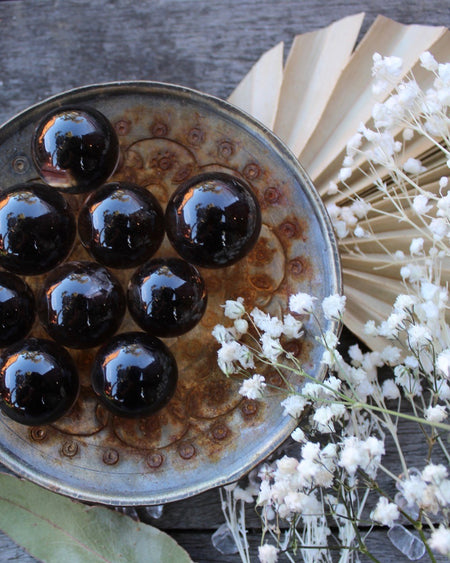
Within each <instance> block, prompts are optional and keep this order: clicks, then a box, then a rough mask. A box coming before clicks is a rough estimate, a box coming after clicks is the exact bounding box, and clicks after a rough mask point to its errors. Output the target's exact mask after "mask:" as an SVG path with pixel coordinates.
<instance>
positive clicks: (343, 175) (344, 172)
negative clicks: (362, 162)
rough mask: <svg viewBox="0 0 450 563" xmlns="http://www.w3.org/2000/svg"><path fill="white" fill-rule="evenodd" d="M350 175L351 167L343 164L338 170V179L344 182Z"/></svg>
mask: <svg viewBox="0 0 450 563" xmlns="http://www.w3.org/2000/svg"><path fill="white" fill-rule="evenodd" d="M351 175H352V169H351V168H350V166H344V167H343V168H341V169H340V170H339V174H338V179H339V181H340V182H345V181H346V180H348V179H349V178H350V176H351Z"/></svg>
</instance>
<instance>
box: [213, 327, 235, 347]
mask: <svg viewBox="0 0 450 563" xmlns="http://www.w3.org/2000/svg"><path fill="white" fill-rule="evenodd" d="M211 334H212V335H213V336H214V338H215V339H216V340H217V342H218V343H219V344H223V343H224V342H230V341H231V340H233V336H232V334H231V333H230V331H229V330H228V329H227V328H225V327H224V326H223V325H216V326H215V327H214V328H213V330H212V332H211Z"/></svg>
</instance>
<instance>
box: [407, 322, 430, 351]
mask: <svg viewBox="0 0 450 563" xmlns="http://www.w3.org/2000/svg"><path fill="white" fill-rule="evenodd" d="M408 340H409V344H410V346H411V348H413V349H415V348H420V347H421V346H426V345H427V344H429V343H430V342H432V340H433V337H432V335H431V332H430V329H429V328H428V327H426V326H424V325H419V324H417V325H412V326H410V327H409V328H408Z"/></svg>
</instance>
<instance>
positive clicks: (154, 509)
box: [144, 504, 164, 520]
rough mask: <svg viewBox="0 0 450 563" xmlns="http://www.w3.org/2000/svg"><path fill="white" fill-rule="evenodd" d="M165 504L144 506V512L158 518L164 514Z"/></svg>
mask: <svg viewBox="0 0 450 563" xmlns="http://www.w3.org/2000/svg"><path fill="white" fill-rule="evenodd" d="M163 511H164V505H163V504H155V505H154V506H144V512H145V514H146V515H147V516H149V517H150V518H154V519H155V520H158V519H159V518H161V516H162V515H163Z"/></svg>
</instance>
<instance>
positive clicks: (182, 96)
mask: <svg viewBox="0 0 450 563" xmlns="http://www.w3.org/2000/svg"><path fill="white" fill-rule="evenodd" d="M68 104H69V105H73V106H75V105H76V106H81V105H83V106H89V107H94V108H97V109H98V110H99V111H101V112H102V113H103V114H104V115H105V116H106V117H107V118H108V119H109V120H110V122H111V123H113V124H114V125H115V127H116V131H117V132H118V138H119V142H120V151H121V159H120V163H119V165H118V168H117V170H116V171H115V173H114V175H113V177H112V178H111V181H113V182H118V181H120V182H134V183H136V184H138V185H139V186H140V187H143V188H145V189H146V190H148V191H149V192H151V193H152V194H154V195H155V197H156V198H157V199H158V201H159V203H160V204H161V205H162V207H163V208H164V207H165V205H166V203H167V201H168V199H169V198H170V196H171V194H172V193H173V192H174V190H176V189H177V187H178V186H179V184H180V183H181V182H183V181H185V180H186V179H188V178H190V177H192V176H194V175H196V174H200V173H202V172H206V171H215V172H225V173H226V174H231V175H232V176H234V177H236V178H238V179H241V180H243V181H244V182H246V183H247V184H248V185H249V186H250V189H251V190H252V192H253V193H254V195H255V197H256V198H257V200H258V202H259V204H260V206H261V212H262V224H263V225H262V229H261V234H260V237H259V240H258V242H257V244H256V245H255V247H254V248H253V250H252V251H251V252H250V254H249V255H248V256H247V257H246V258H244V259H242V260H240V261H239V262H237V263H236V264H234V265H231V266H229V267H227V268H225V269H221V270H210V269H205V270H201V274H202V276H203V278H204V281H205V284H206V287H207V291H208V306H207V308H206V312H205V314H204V315H203V317H202V319H201V320H200V322H199V324H197V325H196V326H195V327H194V328H193V329H192V330H191V331H189V332H188V333H185V334H183V335H181V336H180V337H177V338H173V339H168V340H167V341H166V344H167V345H168V346H169V348H170V350H171V351H172V353H173V354H174V356H175V358H176V361H177V364H178V367H179V380H178V385H177V389H176V391H175V395H174V397H173V398H172V400H171V401H170V402H169V403H168V405H167V406H166V407H164V408H163V409H162V410H161V411H159V412H158V413H155V415H152V416H150V417H148V418H145V419H139V418H138V419H132V420H128V419H124V418H120V417H116V416H114V415H113V414H112V413H109V412H108V411H107V410H106V409H104V407H103V406H102V405H100V404H99V403H98V400H97V399H96V397H95V394H94V392H93V391H92V389H91V387H90V382H89V372H90V369H91V366H92V362H93V360H94V357H95V349H92V350H91V349H85V350H74V349H72V350H70V353H71V355H72V357H73V358H74V360H75V362H76V364H77V368H78V371H79V375H80V380H81V385H82V388H81V393H80V398H79V399H78V401H77V403H76V405H75V407H74V409H73V410H72V412H71V413H70V414H69V415H68V416H66V417H64V418H63V419H61V420H60V421H58V422H57V423H54V424H52V425H46V426H36V427H33V428H31V429H27V428H26V427H22V426H21V425H18V424H15V423H14V422H13V421H10V420H7V419H6V417H4V416H0V459H1V460H2V461H3V462H4V463H5V464H6V465H8V466H9V467H10V468H11V469H13V470H14V471H16V472H18V473H21V474H23V475H25V476H26V477H28V478H30V479H31V480H33V481H35V482H37V483H40V484H42V485H44V486H47V487H51V488H52V489H54V490H55V489H56V490H58V491H60V492H62V493H64V494H67V495H71V496H74V497H77V498H81V499H84V500H87V501H91V502H104V503H108V504H115V505H138V504H161V503H163V502H168V501H173V500H177V499H180V498H185V497H188V496H190V495H192V494H195V493H199V492H201V491H203V490H205V489H207V488H211V487H213V486H217V485H220V484H223V483H226V482H230V481H233V480H236V479H237V478H238V477H239V476H241V475H242V474H243V473H245V472H246V471H248V470H250V469H251V468H252V467H253V466H254V465H255V464H256V463H258V461H260V460H262V459H263V458H264V457H266V456H267V455H268V454H269V453H270V452H272V451H273V450H274V449H275V448H276V447H277V446H278V445H280V444H281V442H282V441H283V440H284V439H285V438H286V437H287V436H288V435H289V433H290V431H291V430H292V427H293V422H292V421H290V420H289V419H288V418H287V417H283V415H282V408H281V407H280V404H279V402H280V394H277V393H272V394H269V396H268V398H267V400H265V401H260V402H258V401H248V400H245V399H242V397H241V396H240V395H239V394H238V388H239V382H234V381H231V380H229V379H227V378H226V377H225V376H224V375H223V374H222V373H221V372H220V370H219V369H218V367H217V363H216V359H217V343H216V342H215V341H214V339H213V338H212V336H211V330H212V328H213V327H214V325H215V324H216V323H221V322H223V309H222V308H221V305H223V303H224V301H225V299H234V298H236V297H238V296H242V297H244V299H245V305H246V307H247V309H248V310H251V309H252V308H253V307H254V306H258V307H262V308H264V310H265V311H267V312H270V313H271V314H282V313H283V312H285V311H286V309H287V301H288V296H289V295H290V294H291V293H293V292H297V291H308V292H312V293H313V294H314V295H316V296H317V297H318V299H321V298H323V297H325V296H326V295H328V294H330V293H335V292H337V291H339V287H340V276H339V264H338V255H337V251H336V246H335V242H334V238H333V234H332V229H331V226H330V224H329V222H328V219H327V216H326V213H325V211H324V208H323V206H322V204H321V202H320V199H319V197H318V195H317V194H316V192H315V191H314V189H313V187H312V185H311V183H310V181H309V180H308V178H307V176H306V175H305V174H304V172H303V171H302V169H301V168H300V166H299V165H298V163H297V162H296V160H295V158H294V157H293V156H292V155H291V154H290V153H289V152H288V151H287V150H286V149H285V147H284V146H283V145H282V144H281V143H280V142H279V141H278V140H277V139H276V138H275V137H274V136H273V135H272V134H271V133H270V132H269V131H267V130H266V129H265V128H264V127H262V126H261V125H260V124H258V123H256V122H254V121H253V120H251V119H250V118H249V117H247V116H246V115H244V114H243V113H241V112H240V111H238V110H237V109H235V108H233V107H231V106H229V105H228V104H226V103H225V102H222V101H220V100H217V99H214V98H211V97H209V96H206V95H204V94H200V93H198V92H194V91H191V90H188V89H186V88H181V87H176V86H169V85H163V84H158V83H146V82H134V83H118V84H107V85H99V86H90V87H85V88H80V89H77V90H73V91H71V92H68V93H64V94H61V95H59V96H56V97H55V98H52V99H50V100H47V101H45V102H42V103H41V104H38V105H37V106H35V107H33V108H30V109H29V110H27V111H25V112H24V113H22V114H21V115H19V116H17V117H16V118H14V119H13V120H11V121H10V122H9V123H7V124H5V125H4V126H3V127H2V128H0V148H1V151H0V166H1V168H2V170H5V171H7V173H5V176H4V179H3V181H4V185H13V184H16V183H18V182H19V181H20V182H29V181H36V176H37V175H36V172H35V171H34V170H33V168H32V167H29V168H28V169H26V166H19V167H18V168H17V166H16V167H14V166H13V163H14V162H15V161H16V159H17V158H18V157H20V158H21V159H22V162H24V163H26V162H31V154H30V153H29V149H28V147H29V140H30V138H31V136H32V135H33V131H34V129H35V127H36V124H37V123H38V122H39V121H40V119H41V118H42V117H43V116H44V115H45V114H47V113H48V112H49V111H52V110H53V109H54V108H56V107H60V106H61V105H68ZM269 188H274V189H271V190H269ZM65 198H66V201H68V202H69V203H70V205H71V207H72V208H73V209H74V210H75V212H76V211H77V210H78V209H79V208H81V206H82V205H83V202H84V197H83V196H81V195H68V194H65ZM174 255H175V251H174V250H173V248H172V247H171V245H170V243H169V242H168V240H167V239H165V240H164V241H163V242H162V245H161V247H160V248H159V250H158V251H157V253H156V254H155V257H169V256H174ZM68 260H70V261H86V260H91V258H90V256H89V255H88V253H87V251H86V249H85V248H84V247H83V246H82V244H81V243H80V242H76V244H75V246H74V248H73V250H72V252H71V254H70V256H69V257H68ZM299 265H301V267H300V266H299ZM132 273H133V271H132V270H129V269H120V270H114V276H115V277H116V278H117V279H118V281H119V283H120V284H121V286H122V288H126V287H127V284H128V282H129V279H130V277H131V275H132ZM43 279H44V278H43V277H42V276H40V277H34V278H27V281H28V282H29V283H30V285H31V287H32V289H33V290H34V291H36V289H38V288H39V287H40V286H41V285H42V283H43ZM323 325H324V327H325V328H332V327H331V324H329V323H327V322H324V323H323ZM307 328H311V327H307ZM135 330H137V326H136V324H135V323H134V321H133V319H132V317H131V315H130V314H129V313H126V314H125V317H124V319H123V321H122V324H121V326H120V328H119V331H120V332H127V331H135ZM31 334H32V335H33V336H39V337H42V336H44V335H45V333H44V330H43V329H42V328H41V327H40V326H39V325H38V324H35V325H34V327H33V329H32V332H31ZM314 337H315V334H314V332H313V331H311V332H310V336H309V337H308V342H306V343H305V345H303V346H301V347H300V352H299V356H298V357H299V360H300V361H302V362H303V363H304V365H305V367H306V368H307V369H308V370H309V371H310V373H312V374H314V375H316V376H317V377H321V376H322V366H321V365H320V357H321V350H320V349H319V348H318V347H317V344H316V343H315V340H314ZM269 375H270V374H267V376H268V377H269ZM293 383H294V384H298V385H301V383H302V382H301V381H294V382H293ZM218 389H222V391H221V392H218ZM220 397H221V398H222V399H220Z"/></svg>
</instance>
